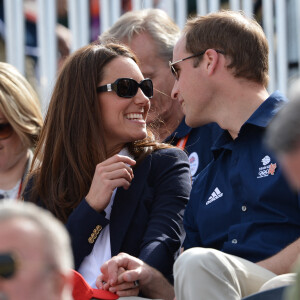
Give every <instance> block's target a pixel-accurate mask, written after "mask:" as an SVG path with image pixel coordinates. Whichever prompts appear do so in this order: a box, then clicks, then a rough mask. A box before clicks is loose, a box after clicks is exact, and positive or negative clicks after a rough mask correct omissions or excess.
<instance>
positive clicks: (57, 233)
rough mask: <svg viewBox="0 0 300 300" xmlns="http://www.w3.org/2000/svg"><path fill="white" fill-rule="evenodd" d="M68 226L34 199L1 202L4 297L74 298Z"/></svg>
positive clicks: (1, 292) (0, 266)
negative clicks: (34, 202)
mask: <svg viewBox="0 0 300 300" xmlns="http://www.w3.org/2000/svg"><path fill="white" fill-rule="evenodd" d="M72 267H73V256H72V250H71V246H70V239H69V237H68V234H67V232H66V229H65V228H64V226H63V225H62V224H60V222H58V221H57V220H56V219H55V218H54V217H53V216H52V215H50V213H49V212H46V211H44V210H42V209H40V208H38V207H36V206H34V205H33V204H31V203H21V202H18V203H8V202H6V201H5V200H3V201H1V203H0V299H1V300H4V299H14V300H19V299H20V300H23V299H30V300H40V299H49V300H53V299H57V300H70V299H73V298H72V284H73V282H72V280H73V273H72V271H71V268H72Z"/></svg>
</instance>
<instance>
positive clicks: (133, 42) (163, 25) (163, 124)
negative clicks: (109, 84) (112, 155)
mask: <svg viewBox="0 0 300 300" xmlns="http://www.w3.org/2000/svg"><path fill="white" fill-rule="evenodd" d="M179 34H180V31H179V28H178V27H177V25H176V24H175V23H174V22H173V21H172V20H171V19H170V17H169V16H168V15H167V14H166V13H165V12H164V11H163V10H160V9H146V10H141V11H131V12H127V13H125V14H124V15H122V16H121V17H120V19H119V20H118V21H117V22H116V23H115V24H114V25H113V26H112V27H111V28H110V29H109V30H108V31H106V32H104V33H103V34H102V35H101V36H100V41H102V42H106V41H109V40H112V39H115V40H118V41H121V42H123V43H125V44H127V45H128V46H129V47H130V48H131V49H132V50H133V51H134V52H135V54H136V55H137V57H138V59H139V61H140V68H141V71H142V73H143V75H144V77H145V78H151V79H152V81H153V85H154V96H153V98H152V99H151V100H150V101H151V108H150V111H149V114H148V117H147V124H151V127H152V129H154V132H155V134H156V136H157V138H158V139H159V140H160V141H165V142H170V143H172V144H173V145H175V146H176V145H177V146H179V147H181V148H182V149H185V150H186V151H187V153H188V155H189V161H190V166H191V175H192V177H193V178H194V177H195V176H196V175H197V174H198V173H199V172H200V171H201V170H202V169H203V168H204V167H205V166H206V165H207V164H208V163H209V162H210V161H211V160H212V153H211V151H210V148H211V146H212V145H213V143H214V141H215V140H216V138H217V136H218V135H219V133H220V131H221V130H220V128H219V127H218V126H217V125H216V124H208V125H205V126H202V127H199V128H193V129H192V128H190V127H188V126H187V125H186V124H185V122H184V116H183V112H182V109H181V106H180V103H179V102H178V101H177V99H172V98H171V91H172V87H173V85H174V78H173V76H172V75H171V73H170V70H169V66H168V61H169V60H170V59H171V57H172V51H173V47H174V45H175V42H176V41H177V39H178V37H179Z"/></svg>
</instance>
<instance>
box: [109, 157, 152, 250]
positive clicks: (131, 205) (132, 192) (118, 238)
mask: <svg viewBox="0 0 300 300" xmlns="http://www.w3.org/2000/svg"><path fill="white" fill-rule="evenodd" d="M150 166H151V155H148V156H147V157H146V158H145V159H144V160H143V161H142V162H141V163H140V165H139V166H138V167H137V168H136V169H135V170H134V178H133V180H132V183H131V186H130V188H129V189H128V190H124V189H123V188H118V190H117V193H116V196H115V200H114V204H113V208H112V212H111V217H110V244H111V255H112V256H114V255H117V254H118V253H119V252H120V248H121V245H122V243H123V240H124V237H125V234H126V232H127V229H128V226H129V224H130V222H131V220H132V218H133V216H134V212H135V210H136V207H137V205H138V203H139V201H140V198H141V196H142V192H143V189H144V187H145V183H146V182H147V177H148V173H149V171H150Z"/></svg>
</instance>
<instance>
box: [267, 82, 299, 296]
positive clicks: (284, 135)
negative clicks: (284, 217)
mask: <svg viewBox="0 0 300 300" xmlns="http://www.w3.org/2000/svg"><path fill="white" fill-rule="evenodd" d="M299 83H300V79H298V80H296V81H295V82H294V83H293V85H292V86H291V89H290V90H291V92H290V93H291V95H290V99H291V101H290V102H289V103H287V104H286V105H285V106H284V107H283V108H282V109H281V110H280V111H279V113H278V114H277V115H276V116H275V118H274V119H273V120H272V122H271V123H270V125H269V126H268V130H267V135H266V141H267V144H268V146H269V147H270V148H271V149H272V150H273V151H274V152H275V153H276V155H277V157H278V159H279V162H280V165H281V167H282V169H283V171H284V172H285V174H286V176H287V178H288V179H289V182H290V184H291V185H292V187H293V188H294V189H295V190H298V191H299V190H300V89H299ZM294 270H296V271H297V273H298V274H297V281H296V283H295V284H293V286H291V288H289V289H288V293H289V297H288V298H287V299H290V300H296V299H299V296H300V261H299V258H298V263H297V267H296V268H294Z"/></svg>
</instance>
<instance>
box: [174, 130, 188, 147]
mask: <svg viewBox="0 0 300 300" xmlns="http://www.w3.org/2000/svg"><path fill="white" fill-rule="evenodd" d="M189 135H190V134H189V133H188V134H187V135H186V136H185V137H183V138H181V139H180V140H179V141H178V142H177V145H176V146H177V147H178V148H180V149H181V150H184V148H185V144H186V142H187V140H188V138H189Z"/></svg>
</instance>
